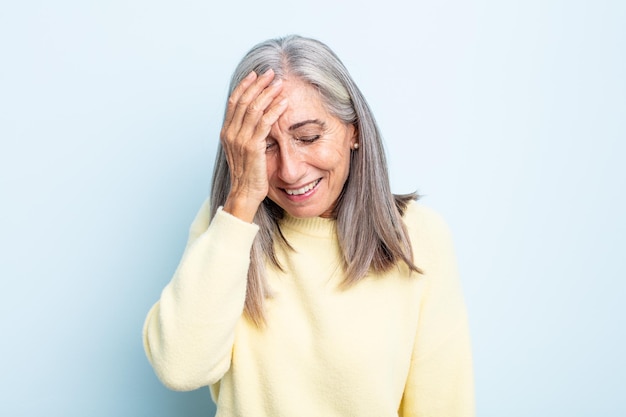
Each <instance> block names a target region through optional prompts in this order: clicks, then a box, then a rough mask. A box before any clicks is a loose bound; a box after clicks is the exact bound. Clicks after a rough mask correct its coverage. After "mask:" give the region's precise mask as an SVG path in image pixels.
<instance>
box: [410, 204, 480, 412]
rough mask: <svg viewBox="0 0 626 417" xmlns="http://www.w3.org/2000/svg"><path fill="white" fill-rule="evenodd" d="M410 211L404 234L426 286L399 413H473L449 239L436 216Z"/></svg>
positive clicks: (466, 334)
mask: <svg viewBox="0 0 626 417" xmlns="http://www.w3.org/2000/svg"><path fill="white" fill-rule="evenodd" d="M416 211H417V213H414V214H415V227H414V229H413V230H410V233H411V237H412V242H413V249H414V251H415V259H416V262H417V265H418V266H419V267H420V268H421V269H422V270H423V273H424V275H423V277H422V278H423V279H425V280H426V281H425V283H426V287H425V293H424V297H423V299H422V305H421V306H420V318H419V324H418V329H417V334H416V337H415V343H414V347H413V356H412V360H411V367H410V369H409V375H408V378H407V382H406V386H405V392H404V396H403V399H402V404H401V407H400V416H401V417H466V416H474V415H475V410H474V381H473V370H472V358H471V343H470V337H469V329H468V320H467V314H466V310H465V305H464V302H463V296H462V292H461V285H460V282H459V278H458V272H457V267H456V260H455V257H454V250H453V246H452V239H451V236H450V233H449V230H448V228H447V225H446V224H445V222H444V221H443V219H442V218H441V217H440V216H439V215H437V214H436V213H434V212H432V211H431V210H429V209H426V208H424V207H420V208H419V209H417V210H416ZM409 229H411V228H410V227H409Z"/></svg>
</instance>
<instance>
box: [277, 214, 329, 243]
mask: <svg viewBox="0 0 626 417" xmlns="http://www.w3.org/2000/svg"><path fill="white" fill-rule="evenodd" d="M280 227H281V229H282V230H283V231H285V232H287V231H293V232H296V233H300V234H304V235H308V236H312V237H322V238H328V237H335V236H336V235H337V222H336V220H335V219H325V218H322V217H310V218H299V217H293V216H290V215H289V214H288V213H285V217H283V218H282V219H281V220H280Z"/></svg>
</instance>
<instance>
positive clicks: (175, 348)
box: [143, 203, 258, 390]
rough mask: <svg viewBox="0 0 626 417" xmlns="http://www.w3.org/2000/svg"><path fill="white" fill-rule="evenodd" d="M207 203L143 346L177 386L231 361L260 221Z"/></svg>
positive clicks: (205, 381) (213, 373)
mask: <svg viewBox="0 0 626 417" xmlns="http://www.w3.org/2000/svg"><path fill="white" fill-rule="evenodd" d="M208 220H209V219H208V204H207V203H205V204H204V205H203V207H202V209H201V210H200V212H199V213H198V215H197V217H196V219H195V220H194V222H193V224H192V226H191V228H190V238H189V242H188V244H187V248H186V249H185V252H184V254H183V257H182V259H181V261H180V264H179V266H178V268H177V270H176V272H175V273H174V277H173V278H172V280H171V281H170V283H169V284H168V285H167V286H166V287H165V289H164V290H163V292H162V294H161V298H160V300H159V301H158V302H157V303H156V304H155V305H154V306H153V307H152V309H151V310H150V312H149V313H148V316H147V318H146V321H145V324H144V329H143V340H144V349H145V352H146V355H147V357H148V360H149V361H150V363H151V364H152V366H153V368H154V370H155V372H156V374H157V376H158V377H159V379H160V380H161V381H162V382H163V383H164V384H165V385H166V386H168V387H169V388H171V389H175V390H192V389H196V388H199V387H201V386H205V385H209V384H212V383H214V382H216V381H218V380H219V379H220V378H221V377H222V376H223V375H224V373H225V372H226V371H227V370H228V369H229V367H230V358H231V351H232V346H233V342H234V337H235V327H236V325H237V322H238V321H239V319H240V318H241V315H242V312H243V307H244V300H245V294H246V282H247V274H248V267H249V264H250V248H251V247H252V242H253V240H254V238H255V236H256V233H257V231H258V226H256V225H254V224H250V223H246V222H244V221H242V220H239V219H237V218H235V217H233V216H232V215H230V214H228V213H226V212H224V211H222V210H219V211H218V212H217V213H216V215H215V217H214V218H213V220H212V221H211V222H210V224H208V223H209V221H208Z"/></svg>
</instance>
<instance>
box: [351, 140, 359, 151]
mask: <svg viewBox="0 0 626 417" xmlns="http://www.w3.org/2000/svg"><path fill="white" fill-rule="evenodd" d="M352 149H354V150H355V151H356V150H357V149H359V143H358V142H355V143H353V144H352Z"/></svg>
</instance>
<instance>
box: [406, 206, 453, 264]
mask: <svg viewBox="0 0 626 417" xmlns="http://www.w3.org/2000/svg"><path fill="white" fill-rule="evenodd" d="M403 219H404V223H405V225H406V228H407V232H408V234H409V238H410V240H411V246H412V247H413V253H414V256H415V260H416V262H417V264H418V266H420V263H422V264H423V263H424V262H426V263H431V262H437V261H443V259H440V258H449V257H450V256H452V254H453V252H454V250H453V243H452V235H451V233H450V228H449V227H448V224H447V223H446V221H445V219H444V218H443V216H442V215H441V214H439V213H438V212H437V211H435V210H434V209H432V208H430V207H428V206H425V205H423V204H422V203H419V202H416V201H411V202H410V203H409V204H408V205H407V207H406V210H405V212H404V215H403ZM425 258H427V259H425Z"/></svg>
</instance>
